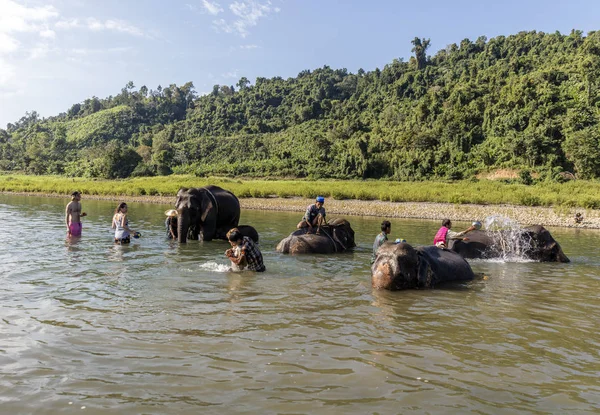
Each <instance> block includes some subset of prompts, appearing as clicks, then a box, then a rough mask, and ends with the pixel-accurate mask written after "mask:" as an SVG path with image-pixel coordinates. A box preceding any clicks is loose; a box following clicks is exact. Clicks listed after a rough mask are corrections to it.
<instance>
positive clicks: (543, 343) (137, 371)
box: [0, 196, 600, 414]
mask: <svg viewBox="0 0 600 415" xmlns="http://www.w3.org/2000/svg"><path fill="white" fill-rule="evenodd" d="M63 202H64V203H63ZM66 202H67V200H65V201H62V200H58V199H46V198H36V197H30V198H26V197H16V196H10V197H9V196H0V218H2V219H4V223H6V224H11V223H15V224H18V229H14V230H13V229H10V228H8V229H6V231H5V232H3V233H1V234H0V243H1V244H2V248H3V249H2V250H1V251H0V271H1V275H2V282H3V287H2V290H1V291H0V293H1V298H0V315H1V318H2V320H1V324H2V325H1V326H0V327H1V338H2V342H1V344H0V365H1V367H2V369H0V370H1V373H2V376H0V390H1V393H0V403H1V404H2V409H3V411H2V412H3V413H7V414H8V413H15V414H22V413H24V414H27V413H36V414H46V413H47V414H56V413H72V412H73V411H74V410H78V411H80V410H81V407H83V406H85V407H86V408H85V411H86V413H156V414H188V413H189V414H197V413H217V412H219V413H223V412H224V413H252V414H254V413H327V414H330V413H340V412H344V413H357V414H363V413H402V414H408V413H415V414H422V413H469V412H472V413H485V414H498V413H506V414H513V413H531V414H534V413H535V414H538V413H557V414H562V413H569V414H573V413H594V412H597V411H598V410H599V409H600V408H599V406H600V393H599V392H600V391H599V389H600V384H599V383H598V380H597V377H598V373H599V371H600V363H599V362H600V357H599V356H598V350H599V346H600V342H599V341H598V340H597V333H598V321H600V318H599V317H600V304H599V303H598V301H597V299H596V297H597V294H596V293H597V292H598V288H599V285H600V278H599V276H598V270H599V269H600V259H599V258H600V252H598V251H599V250H600V246H598V244H597V243H596V242H595V241H596V239H597V234H598V233H597V231H586V230H562V229H559V230H556V229H552V230H551V231H552V233H553V235H554V236H555V238H556V239H557V240H558V241H559V242H560V243H561V245H562V247H563V249H564V251H565V253H566V254H567V255H568V256H569V257H570V258H571V259H572V261H573V262H572V263H570V264H540V263H533V262H525V263H504V262H489V261H480V260H478V261H473V262H472V266H473V268H474V270H475V271H476V272H483V273H485V274H486V275H488V276H489V279H487V280H485V281H475V282H472V283H468V284H461V285H457V286H454V287H452V288H450V289H436V290H426V291H406V292H395V293H391V292H374V291H372V290H371V287H370V273H369V258H370V254H371V252H370V251H371V246H372V242H373V239H374V237H375V235H376V234H377V233H378V232H379V224H380V222H381V218H357V217H351V218H349V219H350V222H351V223H352V226H353V228H354V229H355V231H356V237H357V244H358V247H357V248H356V249H355V250H354V252H352V253H344V254H341V255H338V256H335V257H334V256H331V257H328V256H323V255H315V256H304V257H292V256H286V255H281V254H278V253H276V252H275V248H274V247H275V245H276V243H277V242H278V241H279V240H280V239H282V238H283V237H284V236H286V235H287V233H289V232H290V231H291V230H293V229H294V226H295V224H296V223H297V222H298V218H299V217H300V216H301V215H302V214H303V212H298V213H297V214H291V213H279V212H277V213H276V212H254V211H244V212H242V222H243V223H249V224H252V225H254V226H255V227H256V228H257V229H258V230H259V232H260V236H261V243H260V246H261V249H262V252H263V255H264V259H265V264H266V266H267V271H266V272H265V273H261V274H254V273H250V272H241V273H232V272H228V271H227V270H228V269H229V260H228V259H227V258H226V257H225V256H224V255H223V252H224V251H225V249H227V247H228V245H227V243H226V242H224V241H214V242H210V243H201V242H195V241H191V242H190V243H188V244H185V245H179V244H178V243H176V242H173V241H168V240H167V239H166V238H165V232H164V223H163V222H164V216H163V212H164V210H165V209H166V208H167V207H165V206H161V205H142V204H139V205H136V204H130V206H131V212H130V216H131V219H130V220H131V222H132V226H133V227H134V228H135V229H139V230H140V231H141V232H142V234H143V235H144V236H143V238H140V239H137V240H133V241H132V243H131V244H130V245H129V246H120V245H114V244H113V243H112V230H111V229H110V221H111V217H112V212H113V210H114V206H113V203H108V202H101V201H86V200H85V199H84V200H83V201H82V203H83V204H84V206H85V210H86V211H87V212H88V217H86V218H84V229H83V236H82V237H81V238H80V239H78V240H70V241H68V240H66V239H65V227H64V204H66ZM392 222H393V227H392V229H393V233H392V235H390V237H392V238H393V237H395V236H396V235H399V236H400V235H401V236H402V237H403V238H405V239H407V240H408V242H409V243H412V244H428V243H431V240H432V238H433V235H434V234H435V231H436V230H437V228H438V227H439V223H437V221H416V220H393V221H392ZM460 226H462V225H460V224H457V227H460ZM465 227H466V226H465ZM15 232H17V234H16V235H15Z"/></svg>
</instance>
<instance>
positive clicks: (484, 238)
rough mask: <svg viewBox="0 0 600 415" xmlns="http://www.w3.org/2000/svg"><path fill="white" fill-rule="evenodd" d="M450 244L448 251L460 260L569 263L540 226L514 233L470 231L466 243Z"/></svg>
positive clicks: (504, 231) (508, 231)
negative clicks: (510, 257)
mask: <svg viewBox="0 0 600 415" xmlns="http://www.w3.org/2000/svg"><path fill="white" fill-rule="evenodd" d="M453 242H454V243H452V244H450V249H451V250H452V251H454V252H457V253H458V254H459V255H460V256H462V257H463V258H501V257H504V256H506V255H510V254H513V255H516V256H523V257H525V258H528V259H533V260H535V261H541V262H570V260H569V258H568V257H567V256H566V255H565V253H564V252H563V250H562V248H561V247H560V245H559V243H558V242H556V240H555V239H554V238H553V237H552V235H551V234H550V232H549V231H548V230H547V229H546V228H544V227H543V226H542V225H533V226H528V227H525V228H521V229H517V230H498V231H482V230H474V231H471V232H470V233H469V237H468V239H466V240H462V241H461V240H457V241H453Z"/></svg>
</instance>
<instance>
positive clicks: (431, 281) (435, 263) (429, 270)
mask: <svg viewBox="0 0 600 415" xmlns="http://www.w3.org/2000/svg"><path fill="white" fill-rule="evenodd" d="M416 250H417V252H418V254H419V286H420V287H423V288H432V287H434V286H435V285H436V284H439V283H442V282H452V281H470V280H473V279H475V274H474V273H473V270H472V269H471V266H470V265H469V263H468V262H467V261H466V260H465V259H464V258H463V257H462V256H460V255H459V254H457V253H456V252H454V251H451V250H449V249H445V248H438V247H436V246H420V247H418V248H416Z"/></svg>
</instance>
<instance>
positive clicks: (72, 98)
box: [0, 0, 600, 128]
mask: <svg viewBox="0 0 600 415" xmlns="http://www.w3.org/2000/svg"><path fill="white" fill-rule="evenodd" d="M598 22H600V1H598V0H569V1H565V0H561V1H557V0H545V1H541V0H520V1H515V0H504V1H493V2H492V1H485V0H480V1H471V0H454V1H442V0H429V1H427V2H418V1H402V0H396V1H392V0H371V1H369V2H366V1H353V0H347V1H341V0H339V1H338V0H321V1H317V0H302V1H301V0H296V1H293V0H270V1H267V0H237V1H231V0H181V1H179V0H164V1H163V0H147V1H133V0H120V1H116V0H44V1H41V0H40V1H38V0H31V1H22V0H0V128H3V127H5V126H6V124H7V123H8V122H14V121H16V120H18V119H19V118H21V117H22V116H23V115H24V114H25V112H26V111H30V110H36V111H38V112H39V113H40V114H41V115H42V116H44V117H47V116H51V115H56V114H58V113H60V112H64V111H66V110H67V109H68V108H69V107H70V106H71V105H72V104H74V103H77V102H81V101H83V100H84V99H86V98H89V97H91V96H94V95H95V96H97V97H101V98H102V97H106V96H108V95H115V94H117V93H119V91H120V89H121V88H122V87H123V86H124V85H125V84H126V83H127V82H128V81H130V80H131V81H133V82H134V84H135V86H136V87H140V86H142V85H146V86H148V88H151V89H155V88H156V86H157V85H159V84H160V85H163V86H165V85H169V84H172V83H176V84H183V83H185V82H188V81H192V82H193V83H194V85H195V87H196V90H197V92H199V93H205V92H209V91H211V90H212V86H213V85H214V84H221V85H222V84H226V85H233V84H235V83H236V82H237V81H238V80H239V78H240V77H242V76H245V77H247V78H248V79H250V80H251V81H252V82H254V79H255V78H256V77H257V76H262V77H272V76H282V77H284V78H287V77H292V76H296V75H297V74H298V72H300V71H302V70H304V69H314V68H317V67H321V66H323V65H329V66H331V67H332V68H347V69H348V70H349V71H351V72H356V71H357V70H358V69H359V68H363V69H365V70H373V69H375V68H377V67H379V68H381V67H383V66H384V65H385V64H386V63H389V62H391V61H392V60H393V59H394V58H404V59H408V58H409V56H410V55H411V52H410V49H411V47H412V45H411V44H410V41H411V39H413V38H414V37H415V36H419V37H425V38H430V39H431V48H430V54H434V53H435V52H436V51H437V50H439V49H441V48H444V47H446V46H447V45H449V44H451V43H459V42H460V41H461V40H462V39H464V38H470V39H471V40H475V39H476V38H477V37H479V36H481V35H484V36H487V37H488V38H491V37H494V36H498V35H510V34H514V33H517V32H519V31H521V30H538V31H544V32H554V31H556V30H558V31H560V32H561V33H569V32H570V31H571V29H573V28H575V29H579V30H583V31H584V32H585V33H587V32H588V31H591V30H597V29H600V23H598Z"/></svg>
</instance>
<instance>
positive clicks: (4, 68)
mask: <svg viewBox="0 0 600 415" xmlns="http://www.w3.org/2000/svg"><path fill="white" fill-rule="evenodd" d="M14 75H15V67H14V66H13V65H11V64H9V63H8V62H5V61H3V60H2V58H0V88H1V87H2V85H5V84H7V83H8V82H9V81H10V80H11V79H12V77H13V76H14Z"/></svg>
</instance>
